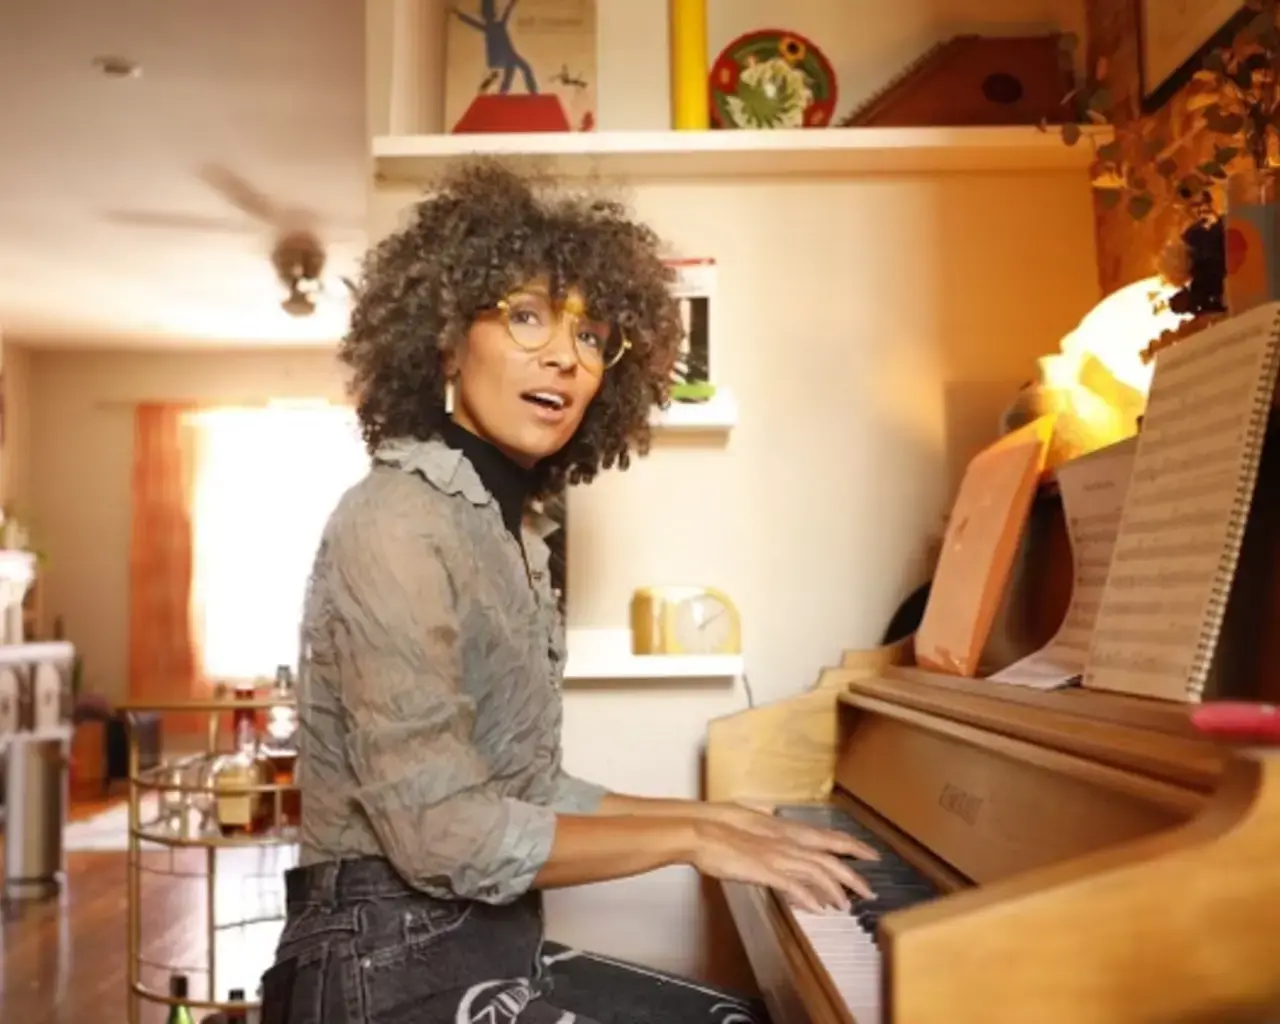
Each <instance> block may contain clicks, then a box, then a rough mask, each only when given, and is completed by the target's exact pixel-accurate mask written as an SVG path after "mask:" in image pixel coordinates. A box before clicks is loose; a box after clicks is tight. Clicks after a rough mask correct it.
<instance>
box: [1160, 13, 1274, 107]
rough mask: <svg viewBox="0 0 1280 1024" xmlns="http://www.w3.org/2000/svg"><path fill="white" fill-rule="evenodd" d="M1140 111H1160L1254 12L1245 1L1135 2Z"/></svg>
mask: <svg viewBox="0 0 1280 1024" xmlns="http://www.w3.org/2000/svg"><path fill="white" fill-rule="evenodd" d="M1137 2H1138V40H1139V47H1138V49H1139V57H1140V60H1139V68H1140V72H1141V78H1142V109H1143V110H1144V111H1145V112H1146V113H1151V112H1152V111H1155V110H1159V109H1160V108H1161V107H1163V106H1164V105H1165V104H1166V103H1168V102H1169V100H1170V99H1171V98H1172V97H1173V95H1174V93H1176V92H1177V91H1178V90H1179V89H1181V88H1182V87H1183V86H1184V85H1186V84H1187V82H1188V81H1189V80H1190V79H1191V76H1192V75H1193V74H1195V72H1196V70H1197V69H1198V68H1199V66H1200V61H1201V60H1202V59H1203V57H1204V55H1205V54H1206V53H1207V52H1208V51H1209V50H1210V49H1212V48H1213V47H1215V46H1220V45H1221V44H1223V43H1226V42H1229V41H1230V40H1231V38H1232V37H1233V36H1234V35H1235V34H1236V33H1237V32H1239V31H1240V29H1242V28H1243V27H1244V26H1245V25H1246V24H1247V23H1248V21H1249V19H1250V18H1252V17H1253V16H1254V15H1255V13H1256V12H1254V11H1251V10H1249V8H1248V7H1247V6H1246V5H1245V2H1244V0H1137Z"/></svg>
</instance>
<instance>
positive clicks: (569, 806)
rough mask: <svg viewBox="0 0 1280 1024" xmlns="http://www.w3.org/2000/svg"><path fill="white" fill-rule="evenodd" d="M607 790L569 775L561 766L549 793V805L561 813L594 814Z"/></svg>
mask: <svg viewBox="0 0 1280 1024" xmlns="http://www.w3.org/2000/svg"><path fill="white" fill-rule="evenodd" d="M608 792H609V791H608V790H607V789H605V787H604V786H600V785H597V784H596V783H594V782H587V781H586V780H585V779H580V778H578V777H577V776H576V775H570V774H569V773H568V772H566V771H565V770H564V769H563V768H561V769H560V771H559V774H558V775H557V776H556V781H555V790H554V792H553V793H552V794H551V806H552V807H554V808H555V809H556V810H557V811H559V812H560V813H561V814H595V813H596V811H598V810H599V809H600V801H601V800H603V799H604V798H605V794H606V793H608Z"/></svg>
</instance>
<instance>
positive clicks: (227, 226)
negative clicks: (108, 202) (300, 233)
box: [102, 210, 260, 235]
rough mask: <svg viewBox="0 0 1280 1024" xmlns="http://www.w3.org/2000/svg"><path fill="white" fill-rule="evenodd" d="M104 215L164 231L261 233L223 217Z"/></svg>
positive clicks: (109, 212)
mask: <svg viewBox="0 0 1280 1024" xmlns="http://www.w3.org/2000/svg"><path fill="white" fill-rule="evenodd" d="M102 216H103V219H104V220H106V221H107V222H109V223H111V224H120V225H124V226H126V227H136V228H148V229H159V230H162V231H200V232H205V233H208V234H222V235H256V234H259V233H260V232H259V231H258V229H257V228H254V227H253V226H251V225H249V224H245V223H244V222H243V221H232V220H225V219H223V218H221V217H199V216H194V215H192V214H186V213H161V212H159V211H158V210H157V211H152V210H107V211H106V212H105V213H104V214H103V215H102Z"/></svg>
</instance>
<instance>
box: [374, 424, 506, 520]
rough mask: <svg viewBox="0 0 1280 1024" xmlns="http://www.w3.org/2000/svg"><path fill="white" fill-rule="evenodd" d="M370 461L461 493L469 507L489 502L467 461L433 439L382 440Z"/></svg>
mask: <svg viewBox="0 0 1280 1024" xmlns="http://www.w3.org/2000/svg"><path fill="white" fill-rule="evenodd" d="M373 461H374V462H380V463H382V464H383V465H387V466H396V467H398V468H400V469H403V470H404V471H405V472H406V473H417V474H418V475H419V476H421V477H422V478H423V479H424V480H426V481H427V483H429V484H431V486H432V487H435V488H436V489H437V490H440V491H443V492H444V493H445V494H461V495H462V496H463V497H464V498H466V499H467V500H468V501H469V502H471V503H472V504H473V505H487V504H489V502H490V501H492V500H493V499H492V496H491V495H490V494H489V492H488V490H486V489H485V486H484V484H483V483H481V482H480V475H479V474H478V473H477V472H476V471H475V467H474V466H472V465H471V461H470V460H469V459H467V458H465V457H464V456H463V454H462V452H460V451H458V450H457V449H456V448H450V447H449V446H448V445H447V444H445V443H444V442H443V441H441V440H440V439H439V438H437V437H433V438H431V439H429V440H427V441H419V440H417V439H416V438H412V437H407V438H396V439H394V440H391V441H384V442H383V443H382V444H381V445H379V446H378V449H377V451H375V452H374V453H373Z"/></svg>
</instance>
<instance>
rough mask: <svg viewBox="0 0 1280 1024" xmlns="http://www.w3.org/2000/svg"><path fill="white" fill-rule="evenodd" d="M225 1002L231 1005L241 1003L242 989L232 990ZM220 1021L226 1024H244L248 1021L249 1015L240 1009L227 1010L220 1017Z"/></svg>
mask: <svg viewBox="0 0 1280 1024" xmlns="http://www.w3.org/2000/svg"><path fill="white" fill-rule="evenodd" d="M227 1000H228V1002H232V1003H243V1002H244V989H242V988H233V989H232V990H231V991H230V992H228V993H227ZM222 1019H223V1020H224V1021H225V1022H226V1024H246V1022H247V1021H248V1019H249V1015H248V1013H247V1012H246V1011H245V1010H244V1009H243V1008H242V1007H233V1008H231V1009H228V1010H227V1012H226V1013H224V1014H223V1015H222Z"/></svg>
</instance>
